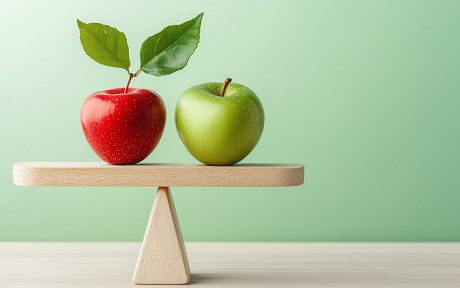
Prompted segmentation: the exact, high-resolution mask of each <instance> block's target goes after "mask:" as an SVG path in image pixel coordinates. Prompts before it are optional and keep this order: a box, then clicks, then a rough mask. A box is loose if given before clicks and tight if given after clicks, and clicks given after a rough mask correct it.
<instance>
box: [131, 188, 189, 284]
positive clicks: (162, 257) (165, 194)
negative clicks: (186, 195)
mask: <svg viewBox="0 0 460 288" xmlns="http://www.w3.org/2000/svg"><path fill="white" fill-rule="evenodd" d="M189 280H190V267H189V263H188V259H187V252H186V251H185V245H184V240H183V239H182V233H181V231H180V227H179V222H178V220H177V215H176V209H175V208H174V202H173V200H172V196H171V191H170V190H169V187H159V188H158V192H157V194H156V197H155V201H154V202H153V207H152V212H151V213H150V218H149V222H148V224H147V229H146V230H145V235H144V241H143V242H142V246H141V251H140V253H139V258H138V259H137V263H136V269H135V270H134V275H133V282H134V283H135V284H187V283H188V282H189Z"/></svg>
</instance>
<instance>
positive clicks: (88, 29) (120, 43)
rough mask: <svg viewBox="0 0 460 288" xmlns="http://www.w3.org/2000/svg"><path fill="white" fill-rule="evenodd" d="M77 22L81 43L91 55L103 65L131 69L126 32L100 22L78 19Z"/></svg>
mask: <svg viewBox="0 0 460 288" xmlns="http://www.w3.org/2000/svg"><path fill="white" fill-rule="evenodd" d="M77 24H78V28H79V29H80V41H81V45H82V46H83V50H85V52H86V54H88V56H89V57H91V58H92V59H93V60H94V61H96V62H98V63H100V64H102V65H106V66H111V67H117V68H124V69H126V70H128V69H129V66H130V62H129V48H128V42H127V40H126V36H125V34H124V33H122V32H120V31H118V30H117V29H115V28H113V27H110V26H107V25H103V24H100V23H89V24H86V23H83V22H81V21H80V20H77Z"/></svg>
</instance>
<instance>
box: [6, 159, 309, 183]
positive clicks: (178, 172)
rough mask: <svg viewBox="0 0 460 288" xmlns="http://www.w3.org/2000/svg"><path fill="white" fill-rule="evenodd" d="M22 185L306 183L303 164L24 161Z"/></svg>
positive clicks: (18, 176) (18, 175)
mask: <svg viewBox="0 0 460 288" xmlns="http://www.w3.org/2000/svg"><path fill="white" fill-rule="evenodd" d="M13 178H14V183H15V184H16V185H21V186H163V187H173V186H193V187H206V186H208V187H279V186H296V185H301V184H303V181H304V167H303V165H301V164H241V165H233V166H206V165H186V164H136V165H110V164H106V163H101V162H86V163H85V162H23V163H17V164H15V165H14V166H13Z"/></svg>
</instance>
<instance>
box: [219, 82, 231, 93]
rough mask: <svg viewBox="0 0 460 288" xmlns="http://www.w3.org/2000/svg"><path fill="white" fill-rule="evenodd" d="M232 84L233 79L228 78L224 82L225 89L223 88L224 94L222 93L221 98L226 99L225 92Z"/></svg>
mask: <svg viewBox="0 0 460 288" xmlns="http://www.w3.org/2000/svg"><path fill="white" fill-rule="evenodd" d="M230 82H232V78H227V79H225V81H224V88H222V92H221V93H220V96H222V97H224V96H225V91H227V87H228V84H230Z"/></svg>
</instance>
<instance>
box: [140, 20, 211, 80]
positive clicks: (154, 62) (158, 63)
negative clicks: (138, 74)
mask: <svg viewBox="0 0 460 288" xmlns="http://www.w3.org/2000/svg"><path fill="white" fill-rule="evenodd" d="M203 14H204V13H201V14H199V15H198V16H196V17H195V18H193V19H192V20H189V21H187V22H184V23H182V24H180V25H172V26H168V27H166V28H165V29H163V30H162V31H161V32H160V33H157V34H155V35H153V36H151V37H149V38H147V40H145V41H144V43H142V47H141V68H140V69H139V70H141V71H144V72H145V73H147V74H151V75H156V76H164V75H168V74H171V73H174V72H176V71H178V70H181V69H182V68H184V67H185V65H187V62H188V59H190V57H191V56H192V54H193V52H194V51H195V49H196V47H197V46H198V42H200V27H201V20H202V18H203Z"/></svg>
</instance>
